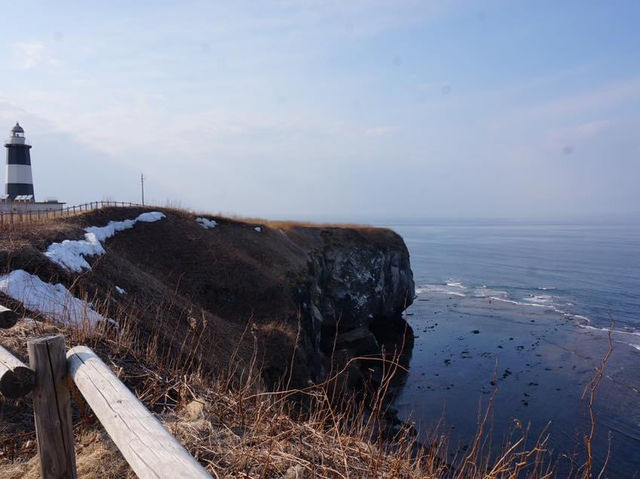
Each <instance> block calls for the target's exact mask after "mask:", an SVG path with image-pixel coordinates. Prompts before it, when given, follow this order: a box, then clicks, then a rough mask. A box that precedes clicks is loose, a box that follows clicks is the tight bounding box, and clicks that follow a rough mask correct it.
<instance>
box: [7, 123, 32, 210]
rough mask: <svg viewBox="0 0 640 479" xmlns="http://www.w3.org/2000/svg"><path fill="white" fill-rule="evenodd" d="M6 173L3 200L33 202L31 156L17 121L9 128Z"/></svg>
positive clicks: (29, 146)
mask: <svg viewBox="0 0 640 479" xmlns="http://www.w3.org/2000/svg"><path fill="white" fill-rule="evenodd" d="M4 146H5V147H6V148H7V174H6V176H5V178H6V180H5V181H6V183H5V187H4V193H5V194H4V198H3V199H4V200H5V201H24V202H34V201H35V197H34V194H33V177H32V175H31V156H30V155H29V149H30V148H31V145H27V143H26V142H25V138H24V130H23V129H22V127H21V126H20V124H19V123H16V126H14V127H13V128H12V129H11V134H10V136H9V139H8V140H7V143H6V144H5V145H4Z"/></svg>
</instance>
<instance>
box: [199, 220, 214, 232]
mask: <svg viewBox="0 0 640 479" xmlns="http://www.w3.org/2000/svg"><path fill="white" fill-rule="evenodd" d="M196 221H197V222H198V223H200V225H202V227H203V228H204V229H206V230H208V229H210V228H215V227H216V226H218V222H217V221H216V220H210V219H208V218H196Z"/></svg>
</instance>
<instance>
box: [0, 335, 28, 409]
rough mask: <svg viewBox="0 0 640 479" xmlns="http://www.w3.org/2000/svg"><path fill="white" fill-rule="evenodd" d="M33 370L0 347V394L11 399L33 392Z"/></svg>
mask: <svg viewBox="0 0 640 479" xmlns="http://www.w3.org/2000/svg"><path fill="white" fill-rule="evenodd" d="M34 384H35V374H34V372H33V370H31V369H29V367H28V366H27V365H26V364H24V363H23V362H22V361H20V360H19V359H18V358H16V357H15V356H14V355H13V354H11V353H10V352H9V351H7V350H6V349H5V348H3V347H2V346H0V392H1V393H2V395H3V396H4V397H8V398H11V399H15V398H19V397H22V396H24V395H26V394H28V393H30V392H31V391H32V390H33V386H34Z"/></svg>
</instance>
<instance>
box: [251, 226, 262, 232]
mask: <svg viewBox="0 0 640 479" xmlns="http://www.w3.org/2000/svg"><path fill="white" fill-rule="evenodd" d="M253 229H254V230H256V231H257V232H258V233H262V226H256V227H255V228H253Z"/></svg>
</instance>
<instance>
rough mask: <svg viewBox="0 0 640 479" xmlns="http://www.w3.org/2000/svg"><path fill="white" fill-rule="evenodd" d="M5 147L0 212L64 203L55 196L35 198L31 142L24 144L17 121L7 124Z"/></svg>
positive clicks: (44, 208)
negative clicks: (14, 123) (54, 197)
mask: <svg viewBox="0 0 640 479" xmlns="http://www.w3.org/2000/svg"><path fill="white" fill-rule="evenodd" d="M4 146H5V148H6V149H7V169H6V170H5V172H6V175H5V182H4V194H0V215H2V214H12V213H18V214H31V213H36V214H38V212H42V211H59V210H61V209H62V208H63V206H64V203H61V202H60V201H58V200H55V199H48V200H46V201H43V202H36V198H35V196H34V193H33V176H32V175H31V155H30V154H29V150H30V149H31V145H27V142H26V140H25V138H24V129H23V128H22V127H21V126H20V123H16V126H14V127H13V128H11V132H10V133H9V139H8V140H7V142H6V143H5V145H4Z"/></svg>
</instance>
